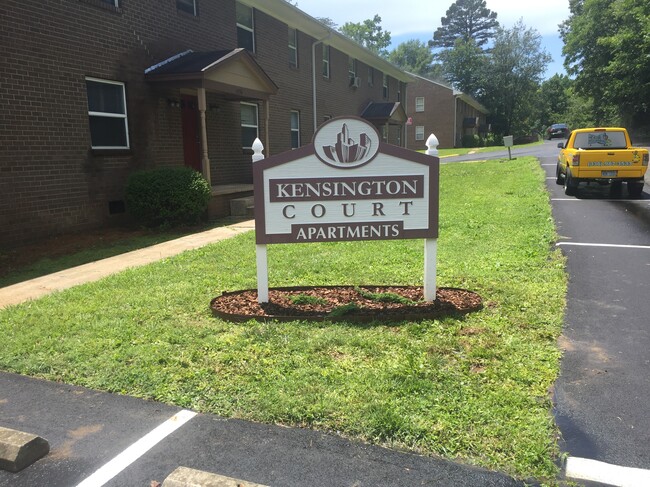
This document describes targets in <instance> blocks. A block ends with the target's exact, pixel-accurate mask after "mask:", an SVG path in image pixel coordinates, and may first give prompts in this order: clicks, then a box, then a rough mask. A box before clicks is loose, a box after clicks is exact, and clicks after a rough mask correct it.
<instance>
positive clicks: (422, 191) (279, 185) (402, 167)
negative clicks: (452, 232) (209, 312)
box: [253, 117, 440, 303]
mask: <svg viewBox="0 0 650 487" xmlns="http://www.w3.org/2000/svg"><path fill="white" fill-rule="evenodd" d="M257 142H258V141H256V144H257ZM435 142H436V145H437V140H436V141H435ZM253 149H254V150H255V151H256V154H257V155H256V156H254V157H253V161H254V164H253V182H254V187H255V234H256V253H257V279H258V301H259V302H260V303H265V302H268V262H267V257H266V245H267V244H269V243H308V242H335V241H350V240H392V239H405V238H424V239H425V269H424V277H425V283H424V284H425V285H424V288H425V289H424V290H425V300H426V301H433V300H435V296H436V251H437V249H436V243H437V240H436V239H437V237H438V192H439V162H440V160H439V159H438V157H436V156H434V155H425V154H421V153H418V152H414V151H411V150H407V149H404V148H402V147H397V146H393V145H390V144H385V143H383V142H381V139H380V136H379V134H378V132H377V130H376V129H375V127H374V126H373V125H371V124H369V123H368V122H366V121H365V120H363V119H360V118H356V117H340V118H335V119H332V120H329V121H328V122H327V123H325V124H323V125H322V126H321V127H320V128H319V130H318V131H317V132H316V133H315V134H314V139H313V142H312V143H311V144H309V145H306V146H303V147H301V148H299V149H295V150H292V151H289V152H285V153H283V154H278V155H275V156H273V157H269V158H266V159H264V156H263V155H262V154H261V150H262V147H261V143H260V144H259V146H258V150H256V149H255V145H254V146H253Z"/></svg>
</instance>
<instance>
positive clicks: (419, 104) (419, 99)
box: [415, 96, 424, 112]
mask: <svg viewBox="0 0 650 487" xmlns="http://www.w3.org/2000/svg"><path fill="white" fill-rule="evenodd" d="M415 111H416V112H423V111H424V97H423V96H416V97H415Z"/></svg>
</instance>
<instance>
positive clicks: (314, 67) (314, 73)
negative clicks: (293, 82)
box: [311, 30, 332, 134]
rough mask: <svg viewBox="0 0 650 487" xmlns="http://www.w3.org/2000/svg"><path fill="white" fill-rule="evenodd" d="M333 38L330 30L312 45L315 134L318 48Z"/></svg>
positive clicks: (315, 122)
mask: <svg viewBox="0 0 650 487" xmlns="http://www.w3.org/2000/svg"><path fill="white" fill-rule="evenodd" d="M331 36H332V31H331V30H329V31H327V35H326V36H325V37H323V38H322V39H320V40H318V41H316V42H314V43H313V44H312V45H311V89H312V103H313V107H312V108H313V110H314V132H313V133H314V134H315V133H316V124H317V121H318V120H317V118H318V117H317V116H316V46H318V45H319V44H322V43H323V41H325V40H327V39H329V38H330V37H331Z"/></svg>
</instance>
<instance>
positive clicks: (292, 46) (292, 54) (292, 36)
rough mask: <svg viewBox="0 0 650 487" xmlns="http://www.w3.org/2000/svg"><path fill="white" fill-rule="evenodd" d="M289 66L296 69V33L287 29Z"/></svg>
mask: <svg viewBox="0 0 650 487" xmlns="http://www.w3.org/2000/svg"><path fill="white" fill-rule="evenodd" d="M289 66H291V67H293V68H297V67H298V31H297V30H296V29H292V28H291V27H289Z"/></svg>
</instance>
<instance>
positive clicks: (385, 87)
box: [382, 73, 389, 100]
mask: <svg viewBox="0 0 650 487" xmlns="http://www.w3.org/2000/svg"><path fill="white" fill-rule="evenodd" d="M382 86H383V88H382V90H383V92H382V94H383V96H384V100H388V95H389V93H388V75H386V73H384V77H383V80H382Z"/></svg>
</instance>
